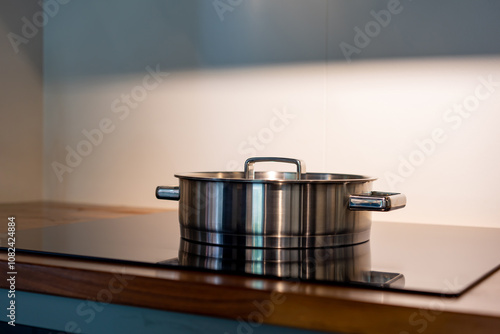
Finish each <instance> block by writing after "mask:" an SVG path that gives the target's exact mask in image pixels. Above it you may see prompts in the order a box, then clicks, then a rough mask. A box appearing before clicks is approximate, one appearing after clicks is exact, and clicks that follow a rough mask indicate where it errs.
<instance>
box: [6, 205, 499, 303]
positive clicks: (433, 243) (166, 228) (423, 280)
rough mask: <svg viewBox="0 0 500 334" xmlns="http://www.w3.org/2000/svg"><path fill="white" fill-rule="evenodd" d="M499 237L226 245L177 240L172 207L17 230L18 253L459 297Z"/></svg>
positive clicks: (445, 233)
mask: <svg viewBox="0 0 500 334" xmlns="http://www.w3.org/2000/svg"><path fill="white" fill-rule="evenodd" d="M0 241H1V245H2V246H5V245H6V235H5V234H4V235H1V236H0ZM499 241H500V229H493V228H473V227H457V226H440V225H423V224H407V223H384V222H374V223H373V225H372V231H371V238H370V241H369V242H366V243H363V244H358V245H354V246H345V247H334V248H320V249H289V250H271V249H258V248H226V247H217V246H210V245H203V244H197V243H192V242H189V241H187V240H183V239H181V238H180V233H179V223H178V220H177V212H173V211H172V212H163V213H156V214H150V215H138V216H130V217H125V218H117V219H102V220H96V221H89V222H82V223H75V224H68V225H60V226H51V227H45V228H40V229H32V230H25V231H22V230H20V231H17V233H16V251H18V252H23V251H24V252H36V253H44V254H57V255H60V256H70V257H83V258H86V259H100V260H103V259H105V260H108V261H110V260H111V261H120V262H127V263H142V264H147V265H150V266H162V267H168V266H173V267H176V268H180V267H182V268H186V269H188V270H198V271H200V272H201V273H202V272H205V271H219V272H224V273H230V274H234V275H258V276H266V277H274V278H280V279H294V280H304V281H314V282H318V283H322V284H341V285H354V286H363V287H369V288H375V289H393V290H402V291H408V292H419V293H427V294H439V295H447V296H458V295H460V294H461V293H463V292H465V291H466V290H467V289H469V288H470V287H472V286H474V285H475V284H476V283H478V282H479V281H480V280H481V279H483V278H485V277H486V276H488V275H489V274H491V273H492V272H494V271H495V270H496V269H498V268H499V267H500V242H499ZM0 248H2V247H0ZM3 248H4V247H3Z"/></svg>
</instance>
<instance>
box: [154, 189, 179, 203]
mask: <svg viewBox="0 0 500 334" xmlns="http://www.w3.org/2000/svg"><path fill="white" fill-rule="evenodd" d="M156 198H158V199H168V200H171V201H178V200H179V199H180V198H181V195H180V192H179V187H178V186H164V187H157V188H156Z"/></svg>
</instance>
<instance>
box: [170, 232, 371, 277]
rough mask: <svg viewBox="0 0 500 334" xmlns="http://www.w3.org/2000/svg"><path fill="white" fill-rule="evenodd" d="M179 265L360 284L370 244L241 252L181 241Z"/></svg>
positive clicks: (241, 249) (367, 265)
mask: <svg viewBox="0 0 500 334" xmlns="http://www.w3.org/2000/svg"><path fill="white" fill-rule="evenodd" d="M179 264H180V265H181V266H189V267H196V268H203V269H211V270H222V271H229V272H232V273H246V274H257V275H270V276H276V277H283V278H293V279H314V280H324V281H332V282H362V281H364V280H366V278H367V277H368V276H369V273H371V272H370V269H371V257H370V243H369V242H365V243H362V244H357V245H352V246H343V247H328V248H295V249H273V248H244V247H225V246H215V245H207V244H199V243H194V242H190V241H187V240H184V239H181V242H180V246H179Z"/></svg>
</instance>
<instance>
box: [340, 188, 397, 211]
mask: <svg viewBox="0 0 500 334" xmlns="http://www.w3.org/2000/svg"><path fill="white" fill-rule="evenodd" d="M405 206H406V196H405V195H403V194H400V193H388V192H382V191H372V192H371V193H369V194H366V195H350V196H349V209H350V210H353V211H391V210H396V209H402V208H404V207H405Z"/></svg>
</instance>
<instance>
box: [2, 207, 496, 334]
mask: <svg viewBox="0 0 500 334" xmlns="http://www.w3.org/2000/svg"><path fill="white" fill-rule="evenodd" d="M158 211H161V210H150V209H140V208H120V207H102V206H93V205H76V204H62V203H51V202H37V203H23V204H2V205H0V213H1V215H0V216H1V217H3V218H1V219H3V220H5V224H1V227H0V232H2V233H5V230H6V226H7V217H9V216H11V215H14V216H15V217H16V227H17V230H21V229H31V228H37V227H43V226H51V225H59V224H72V223H75V222H82V221H89V220H95V219H100V218H115V217H123V216H127V215H133V214H143V213H151V212H158ZM0 262H2V268H6V267H7V264H6V262H7V254H6V252H5V251H2V252H1V253H0ZM16 269H17V277H16V290H17V291H26V292H31V293H40V294H49V295H54V296H62V297H69V298H77V299H81V300H89V299H90V300H94V299H96V297H97V300H100V298H103V299H105V298H108V299H107V300H106V302H109V303H111V304H120V305H130V306H134V307H141V308H149V309H156V310H163V311H170V312H181V313H187V314H193V315H203V316H209V317H216V318H225V319H232V320H235V324H241V323H242V322H244V321H253V322H254V323H259V324H260V323H264V324H269V325H278V326H286V327H294V328H300V329H309V330H320V331H336V332H346V333H354V332H355V333H400V334H401V333H422V332H424V331H425V333H479V332H481V333H498V331H499V329H500V271H496V272H494V273H493V274H491V275H490V276H489V277H487V278H486V279H485V280H483V281H481V282H480V283H479V284H478V285H476V286H474V287H473V288H472V289H470V290H469V291H467V292H466V293H464V294H463V295H462V296H460V297H456V298H450V297H443V296H430V295H421V294H414V293H405V292H393V291H381V290H369V289H362V288H354V287H345V286H335V285H323V284H317V283H309V282H301V281H287V280H282V279H281V280H280V279H272V278H262V277H248V276H237V275H227V274H221V273H215V272H198V271H193V270H183V269H172V268H158V267H151V266H146V265H144V266H142V265H124V264H122V263H116V262H112V261H90V260H80V259H69V258H64V257H58V256H48V255H39V254H27V253H22V252H18V253H17V254H16ZM4 272H5V270H2V274H0V275H1V276H4V275H5V274H4ZM0 288H2V289H8V284H7V281H6V279H1V280H0ZM2 298H3V297H2ZM2 321H4V320H2ZM236 321H237V322H236ZM247 328H250V327H247Z"/></svg>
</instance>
